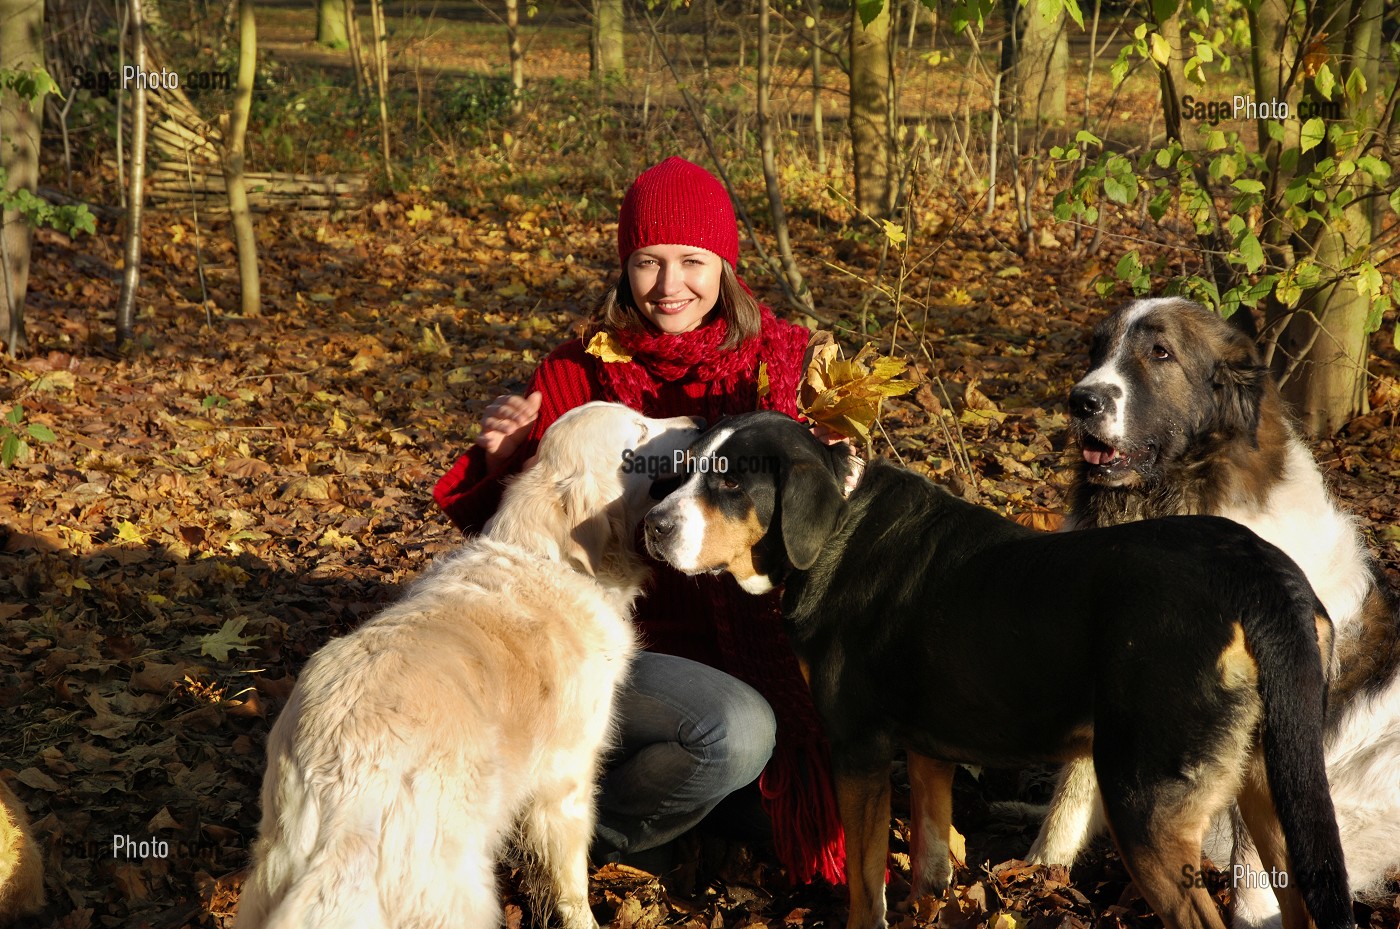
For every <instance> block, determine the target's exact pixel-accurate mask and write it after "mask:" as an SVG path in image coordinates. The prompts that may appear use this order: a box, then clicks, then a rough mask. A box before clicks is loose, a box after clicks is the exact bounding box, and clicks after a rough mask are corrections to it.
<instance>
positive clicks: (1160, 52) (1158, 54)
mask: <svg viewBox="0 0 1400 929" xmlns="http://www.w3.org/2000/svg"><path fill="white" fill-rule="evenodd" d="M1152 60H1153V61H1155V62H1157V64H1159V65H1161V66H1162V67H1164V68H1165V67H1166V66H1167V62H1169V61H1171V60H1172V47H1171V43H1169V42H1168V41H1167V40H1166V37H1165V36H1163V35H1162V34H1161V33H1160V32H1154V33H1152Z"/></svg>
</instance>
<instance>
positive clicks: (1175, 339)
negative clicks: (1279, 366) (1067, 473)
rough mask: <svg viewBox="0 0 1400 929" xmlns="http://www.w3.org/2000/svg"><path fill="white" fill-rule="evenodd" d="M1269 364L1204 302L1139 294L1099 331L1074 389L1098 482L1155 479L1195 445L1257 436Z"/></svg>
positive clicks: (1078, 434) (1088, 470) (1077, 424)
mask: <svg viewBox="0 0 1400 929" xmlns="http://www.w3.org/2000/svg"><path fill="white" fill-rule="evenodd" d="M1267 386H1268V371H1267V370H1266V369H1265V368H1264V366H1263V365H1262V364H1261V363H1260V360H1259V355H1258V352H1256V351H1255V348H1254V344H1253V343H1252V342H1251V341H1250V340H1249V338H1248V337H1247V336H1245V335H1244V334H1243V333H1242V332H1240V331H1239V330H1238V329H1236V328H1235V327H1234V326H1232V325H1230V323H1229V322H1227V321H1226V320H1224V319H1222V318H1221V317H1219V316H1217V315H1216V314H1214V313H1212V312H1210V311H1209V310H1207V309H1205V308H1204V307H1202V306H1200V305H1199V304H1196V303H1192V302H1190V301H1189V300H1182V299H1179V298H1175V297H1166V298H1156V299H1151V300H1136V301H1134V302H1132V303H1130V304H1128V305H1127V306H1125V307H1123V308H1122V309H1120V310H1118V311H1117V312H1116V313H1114V314H1113V315H1112V316H1110V317H1108V319H1106V320H1104V321H1103V322H1102V323H1100V324H1099V326H1098V328H1097V329H1095V330H1094V343H1093V348H1092V350H1091V355H1090V370H1089V373H1088V374H1086V375H1085V376H1084V378H1083V380H1081V381H1080V382H1079V383H1078V384H1076V385H1075V386H1074V389H1073V390H1072V391H1070V395H1069V406H1070V415H1071V417H1072V421H1071V432H1072V434H1073V436H1074V438H1075V440H1076V441H1077V442H1078V443H1079V446H1080V449H1081V452H1082V454H1083V465H1082V473H1083V476H1084V477H1085V478H1086V479H1087V480H1088V481H1089V482H1091V483H1094V484H1100V485H1105V486H1113V487H1131V486H1134V485H1136V484H1138V483H1141V482H1144V481H1151V480H1152V479H1153V478H1154V477H1155V476H1157V475H1159V474H1160V472H1161V470H1162V469H1163V468H1166V467H1170V466H1171V465H1172V464H1173V463H1175V462H1177V461H1178V460H1180V459H1181V458H1182V457H1183V456H1184V455H1185V454H1187V453H1188V452H1189V451H1190V450H1191V449H1192V448H1193V447H1199V446H1202V445H1204V444H1206V443H1207V442H1209V444H1211V445H1218V444H1220V442H1221V441H1222V440H1230V439H1236V438H1244V439H1246V440H1247V441H1250V442H1252V441H1254V437H1255V433H1256V431H1257V429H1258V427H1259V411H1260V404H1261V402H1262V400H1263V396H1264V392H1265V390H1266V388H1267Z"/></svg>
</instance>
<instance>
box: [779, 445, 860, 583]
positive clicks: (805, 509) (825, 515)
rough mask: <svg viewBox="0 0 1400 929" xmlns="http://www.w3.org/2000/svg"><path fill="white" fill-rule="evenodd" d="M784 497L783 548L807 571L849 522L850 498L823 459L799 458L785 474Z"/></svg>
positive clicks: (782, 515)
mask: <svg viewBox="0 0 1400 929" xmlns="http://www.w3.org/2000/svg"><path fill="white" fill-rule="evenodd" d="M781 501H782V502H781V507H782V510H781V512H780V514H779V518H780V519H781V520H782V535H783V548H784V549H785V550H786V551H787V557H788V561H790V562H792V566H793V567H794V568H797V569H798V570H799V571H806V570H807V569H808V568H810V567H811V566H812V565H813V564H815V563H816V560H817V556H818V555H819V554H821V550H822V546H824V545H826V540H827V539H829V538H831V537H832V535H834V534H835V533H836V532H837V531H838V530H840V528H841V526H842V525H843V524H844V523H845V522H846V498H845V496H844V495H843V494H842V493H841V485H840V484H839V483H837V480H836V478H835V477H834V476H833V475H832V473H831V471H829V470H828V469H827V468H825V467H823V466H822V464H821V463H820V462H819V461H798V462H796V463H794V464H793V466H792V467H791V468H790V469H788V472H787V474H785V475H783V492H782V498H781Z"/></svg>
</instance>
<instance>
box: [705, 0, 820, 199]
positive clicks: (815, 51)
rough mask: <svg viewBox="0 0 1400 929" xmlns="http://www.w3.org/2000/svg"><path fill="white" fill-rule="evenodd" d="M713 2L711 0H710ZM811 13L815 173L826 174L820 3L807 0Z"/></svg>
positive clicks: (814, 0) (815, 0)
mask: <svg viewBox="0 0 1400 929" xmlns="http://www.w3.org/2000/svg"><path fill="white" fill-rule="evenodd" d="M711 2H713V0H711ZM807 9H808V10H810V11H811V13H812V135H813V136H814V137H815V139H816V144H817V173H818V174H820V175H822V176H823V177H825V176H826V131H825V130H824V129H823V128H822V3H821V0H807Z"/></svg>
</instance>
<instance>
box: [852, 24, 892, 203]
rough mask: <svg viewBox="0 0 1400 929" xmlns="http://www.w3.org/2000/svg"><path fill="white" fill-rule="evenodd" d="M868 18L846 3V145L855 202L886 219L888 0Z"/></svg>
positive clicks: (888, 199) (889, 145) (889, 175)
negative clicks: (851, 164)
mask: <svg viewBox="0 0 1400 929" xmlns="http://www.w3.org/2000/svg"><path fill="white" fill-rule="evenodd" d="M892 2H893V0H885V2H884V3H883V4H882V5H881V7H880V11H879V13H877V14H876V15H875V18H874V19H872V20H870V22H869V23H862V22H861V16H860V5H859V4H858V3H856V2H852V4H851V120H850V122H851V150H852V156H853V159H854V162H855V175H856V197H855V203H856V208H857V209H859V210H861V211H863V212H865V213H866V214H867V215H869V216H871V217H872V218H874V219H885V218H887V217H888V216H889V215H890V212H891V210H892V209H893V208H894V195H895V164H894V139H893V132H892V127H891V126H890V78H891V73H890V3H892Z"/></svg>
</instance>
